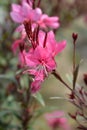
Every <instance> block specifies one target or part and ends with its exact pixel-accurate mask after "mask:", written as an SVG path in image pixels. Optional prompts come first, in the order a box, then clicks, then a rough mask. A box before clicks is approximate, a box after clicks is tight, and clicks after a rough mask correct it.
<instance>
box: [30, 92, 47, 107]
mask: <svg viewBox="0 0 87 130" xmlns="http://www.w3.org/2000/svg"><path fill="white" fill-rule="evenodd" d="M33 97H34V98H35V99H36V100H37V101H38V102H39V103H40V104H41V105H42V106H45V102H44V100H43V97H42V95H41V94H40V93H39V92H38V93H36V94H35V95H33Z"/></svg>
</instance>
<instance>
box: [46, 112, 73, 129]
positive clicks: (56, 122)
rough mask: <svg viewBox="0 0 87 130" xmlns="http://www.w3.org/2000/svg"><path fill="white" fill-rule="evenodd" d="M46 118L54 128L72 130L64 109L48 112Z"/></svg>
mask: <svg viewBox="0 0 87 130" xmlns="http://www.w3.org/2000/svg"><path fill="white" fill-rule="evenodd" d="M45 118H46V120H47V122H48V124H49V126H50V127H51V128H52V129H56V128H62V130H71V129H70V126H69V124H68V122H67V119H66V118H65V117H64V112H62V111H54V112H52V113H47V114H45Z"/></svg>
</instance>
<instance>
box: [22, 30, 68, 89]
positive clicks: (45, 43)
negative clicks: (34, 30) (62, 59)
mask: <svg viewBox="0 0 87 130" xmlns="http://www.w3.org/2000/svg"><path fill="white" fill-rule="evenodd" d="M31 44H33V46H35V47H34V48H33V47H31V49H29V51H28V52H26V53H24V57H25V63H26V66H27V67H28V69H27V70H26V72H27V73H29V74H31V75H33V76H34V82H33V85H32V86H33V87H32V88H34V86H35V84H36V86H38V87H36V88H40V85H41V83H42V82H43V81H44V79H45V78H46V77H47V76H48V74H49V73H51V72H52V71H53V70H54V69H56V62H55V59H54V58H55V56H56V55H57V54H58V53H60V52H61V51H62V50H63V49H64V48H65V46H66V41H63V42H56V40H55V37H54V33H53V32H52V31H50V32H48V34H47V35H46V34H45V33H44V32H43V31H40V32H39V35H38V43H36V42H35V43H31ZM34 44H35V45H34ZM26 72H25V73H26ZM37 84H38V85H37ZM36 88H35V90H36Z"/></svg>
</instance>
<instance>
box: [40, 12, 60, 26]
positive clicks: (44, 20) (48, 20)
mask: <svg viewBox="0 0 87 130" xmlns="http://www.w3.org/2000/svg"><path fill="white" fill-rule="evenodd" d="M58 20H59V18H58V17H57V16H54V17H49V16H48V15H46V14H43V15H42V16H41V17H40V20H39V21H38V24H39V25H40V27H42V28H46V27H50V28H53V29H57V28H58V27H59V26H60V24H59V22H58Z"/></svg>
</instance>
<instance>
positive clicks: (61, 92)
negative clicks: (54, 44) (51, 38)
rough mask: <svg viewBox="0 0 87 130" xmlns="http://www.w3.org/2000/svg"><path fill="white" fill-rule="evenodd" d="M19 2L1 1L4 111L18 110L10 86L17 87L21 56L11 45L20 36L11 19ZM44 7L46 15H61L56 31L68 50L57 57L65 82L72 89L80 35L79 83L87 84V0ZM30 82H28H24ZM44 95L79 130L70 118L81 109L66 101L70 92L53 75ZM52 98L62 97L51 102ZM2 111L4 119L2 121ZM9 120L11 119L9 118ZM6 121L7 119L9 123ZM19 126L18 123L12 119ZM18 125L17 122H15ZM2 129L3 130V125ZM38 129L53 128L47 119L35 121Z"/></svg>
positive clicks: (47, 1)
mask: <svg viewBox="0 0 87 130" xmlns="http://www.w3.org/2000/svg"><path fill="white" fill-rule="evenodd" d="M13 2H14V3H19V2H20V1H19V0H0V111H2V108H10V109H18V108H17V105H18V104H17V103H16V101H15V100H14V98H13V93H14V88H12V90H11V91H10V92H9V87H11V86H12V85H13V84H14V82H15V81H14V75H15V73H16V72H17V64H18V57H17V55H16V56H15V55H14V54H13V52H12V49H11V45H12V43H13V41H14V39H15V38H16V37H17V34H15V33H14V30H15V28H16V27H17V24H15V23H14V22H13V21H12V20H11V18H10V15H9V13H10V11H11V3H13ZM41 8H42V9H43V12H44V13H48V14H49V15H50V16H55V15H56V16H58V17H59V19H60V28H59V29H58V30H56V31H55V33H56V39H57V40H59V41H60V40H64V39H66V40H67V47H66V49H65V50H64V51H63V52H62V53H61V54H59V55H58V56H57V57H56V61H57V71H58V72H59V73H60V75H61V76H62V77H63V79H64V80H65V81H66V82H67V83H68V84H69V85H70V86H71V87H72V84H71V83H70V81H69V78H68V77H72V54H73V40H72V33H73V32H75V33H78V39H77V42H76V50H77V53H76V59H77V64H78V63H79V62H80V60H81V59H83V61H82V62H81V65H80V71H79V77H78V83H79V84H81V86H82V85H84V82H83V74H84V73H87V0H42V2H41ZM23 82H26V79H24V80H23V81H22V83H23ZM41 93H42V95H43V98H44V100H45V102H46V105H47V106H50V107H51V106H54V107H55V108H56V109H58V110H62V111H64V112H65V113H66V117H67V118H68V121H69V124H70V125H71V126H72V127H73V130H75V127H76V123H75V122H74V121H73V120H72V119H71V118H70V117H69V116H68V114H67V113H68V112H69V113H74V111H75V110H76V109H77V108H75V107H74V106H73V105H72V104H71V103H69V102H68V101H66V100H65V98H67V97H68V94H69V90H67V89H66V88H65V86H63V85H62V84H61V83H60V82H59V81H58V80H56V79H55V78H54V77H53V76H52V75H50V76H49V77H48V79H46V81H45V82H44V83H43V86H42V89H41ZM51 97H62V98H59V99H51ZM2 116H3V115H1V112H0V118H2ZM5 119H6V121H7V120H8V119H7V118H5ZM5 119H3V120H5ZM11 119H12V120H13V121H15V123H17V121H16V120H15V119H14V118H13V117H11ZM13 124H14V123H13ZM0 127H1V128H0V130H3V127H2V125H0ZM35 129H37V130H45V129H49V127H48V126H47V123H46V121H45V119H44V117H42V116H41V117H40V118H38V120H37V121H36V122H35Z"/></svg>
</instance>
